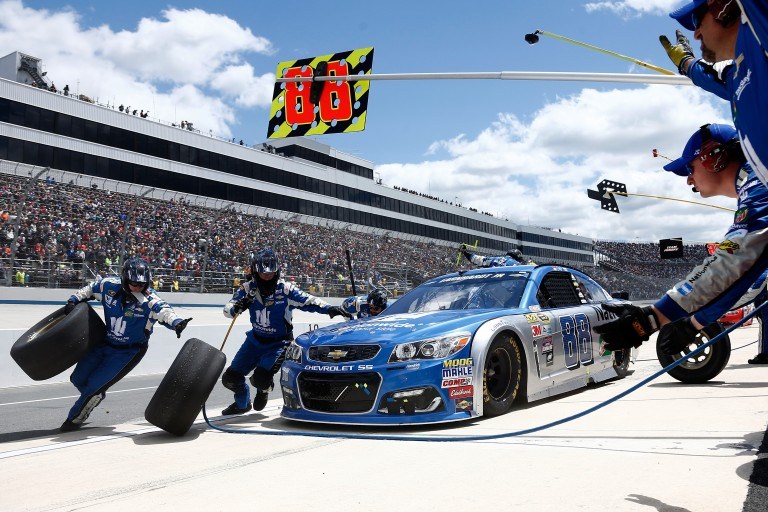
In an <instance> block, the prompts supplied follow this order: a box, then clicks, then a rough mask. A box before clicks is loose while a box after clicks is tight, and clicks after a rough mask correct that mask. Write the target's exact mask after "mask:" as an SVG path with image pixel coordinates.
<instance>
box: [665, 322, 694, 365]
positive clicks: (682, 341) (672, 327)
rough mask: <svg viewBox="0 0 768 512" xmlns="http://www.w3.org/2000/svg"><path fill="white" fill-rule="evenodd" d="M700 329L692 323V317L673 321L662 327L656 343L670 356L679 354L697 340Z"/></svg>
mask: <svg viewBox="0 0 768 512" xmlns="http://www.w3.org/2000/svg"><path fill="white" fill-rule="evenodd" d="M697 334H699V330H698V329H696V328H695V327H694V326H693V325H692V324H691V319H690V318H683V319H682V320H678V321H677V322H671V323H668V324H667V325H665V326H664V327H662V328H661V331H659V339H658V340H657V342H656V343H658V345H659V349H660V350H661V351H662V352H664V353H665V354H667V355H668V356H673V355H677V354H679V353H680V352H682V351H683V350H685V348H686V347H687V346H689V345H690V344H691V343H693V342H694V341H695V340H696V335H697Z"/></svg>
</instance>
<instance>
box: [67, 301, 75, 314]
mask: <svg viewBox="0 0 768 512" xmlns="http://www.w3.org/2000/svg"><path fill="white" fill-rule="evenodd" d="M75 306H77V303H76V302H72V301H71V300H68V301H67V305H66V306H64V314H65V315H68V314H70V313H71V312H72V310H73V309H75Z"/></svg>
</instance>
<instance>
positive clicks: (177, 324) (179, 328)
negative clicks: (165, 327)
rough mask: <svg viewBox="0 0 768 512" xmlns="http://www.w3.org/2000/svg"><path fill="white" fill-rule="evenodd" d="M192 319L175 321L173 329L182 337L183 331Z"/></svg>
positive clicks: (178, 336)
mask: <svg viewBox="0 0 768 512" xmlns="http://www.w3.org/2000/svg"><path fill="white" fill-rule="evenodd" d="M190 320H192V319H191V318H187V319H186V320H179V321H178V322H174V323H173V330H174V331H176V337H177V338H181V331H183V330H184V329H185V328H186V327H187V324H188V323H189V321H190Z"/></svg>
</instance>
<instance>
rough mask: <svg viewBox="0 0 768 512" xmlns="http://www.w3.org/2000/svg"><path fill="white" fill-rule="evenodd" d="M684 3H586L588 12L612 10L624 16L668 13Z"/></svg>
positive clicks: (674, 0)
mask: <svg viewBox="0 0 768 512" xmlns="http://www.w3.org/2000/svg"><path fill="white" fill-rule="evenodd" d="M679 5H682V2H681V0H621V1H613V2H612V1H608V0H606V1H602V2H589V3H586V4H584V8H585V9H586V11H587V12H595V11H610V12H613V13H614V14H617V15H619V16H621V17H623V18H632V17H637V16H641V15H643V14H651V15H659V14H667V13H669V12H672V11H673V10H675V9H676V8H677V7H678V6H679Z"/></svg>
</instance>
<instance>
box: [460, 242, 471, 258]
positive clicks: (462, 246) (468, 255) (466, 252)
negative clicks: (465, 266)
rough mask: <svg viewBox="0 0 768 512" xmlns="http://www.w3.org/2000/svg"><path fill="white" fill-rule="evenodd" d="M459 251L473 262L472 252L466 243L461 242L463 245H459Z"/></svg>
mask: <svg viewBox="0 0 768 512" xmlns="http://www.w3.org/2000/svg"><path fill="white" fill-rule="evenodd" d="M459 252H460V253H461V254H462V255H463V256H464V257H465V258H467V259H468V260H469V261H470V262H472V253H471V252H469V250H468V249H467V246H466V245H465V244H461V247H459Z"/></svg>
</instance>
